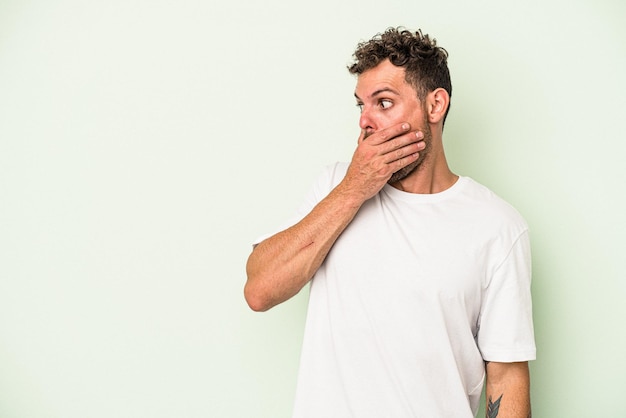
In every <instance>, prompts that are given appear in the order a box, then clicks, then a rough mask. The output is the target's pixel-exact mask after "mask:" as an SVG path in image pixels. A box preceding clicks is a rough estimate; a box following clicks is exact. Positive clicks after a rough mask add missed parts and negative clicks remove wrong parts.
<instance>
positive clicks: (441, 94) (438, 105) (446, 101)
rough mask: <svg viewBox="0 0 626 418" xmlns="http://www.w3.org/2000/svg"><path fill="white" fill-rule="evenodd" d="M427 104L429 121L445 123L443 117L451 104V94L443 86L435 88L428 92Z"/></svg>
mask: <svg viewBox="0 0 626 418" xmlns="http://www.w3.org/2000/svg"><path fill="white" fill-rule="evenodd" d="M426 105H427V106H426V110H427V112H428V114H427V116H428V122H429V123H432V124H437V123H439V122H442V123H443V118H444V116H445V115H446V111H447V110H448V106H449V105H450V95H449V94H448V92H447V91H446V90H445V89H443V88H438V89H435V90H433V91H431V92H430V93H429V94H428V96H427V98H426Z"/></svg>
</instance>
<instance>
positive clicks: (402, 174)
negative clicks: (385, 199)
mask: <svg viewBox="0 0 626 418" xmlns="http://www.w3.org/2000/svg"><path fill="white" fill-rule="evenodd" d="M422 162H423V160H422V158H421V157H420V158H418V160H417V161H415V162H414V163H413V164H409V165H407V166H406V167H404V168H401V169H400V170H398V171H396V172H395V173H393V174H392V175H391V178H390V179H389V180H388V181H387V183H389V184H393V183H395V182H398V181H400V180H404V179H405V178H407V177H408V176H410V175H411V174H413V173H414V172H416V171H417V169H418V168H419V167H420V166H421V165H422Z"/></svg>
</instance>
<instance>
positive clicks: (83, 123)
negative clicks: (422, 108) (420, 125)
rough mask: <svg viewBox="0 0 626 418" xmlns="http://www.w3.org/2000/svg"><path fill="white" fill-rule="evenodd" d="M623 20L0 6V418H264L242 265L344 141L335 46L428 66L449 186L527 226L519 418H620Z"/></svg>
mask: <svg viewBox="0 0 626 418" xmlns="http://www.w3.org/2000/svg"><path fill="white" fill-rule="evenodd" d="M625 18H626V3H624V2H623V1H618V0H593V1H592V0H588V1H564V0H563V1H560V0H547V1H523V2H506V1H496V0H485V1H474V2H463V1H438V2H428V3H427V2H417V1H411V2H409V1H400V0H389V1H385V2H373V1H367V0H365V1H364V0H362V1H355V0H346V1H341V2H339V1H328V0H319V1H316V2H299V1H289V2H288V1H279V0H269V1H266V2H256V1H252V0H249V1H232V2H213V1H200V0H198V1H189V0H179V1H147V0H135V1H133V0H125V1H121V0H110V1H95V0H94V1H78V0H65V1H61V0H60V1H29V0H21V1H7V0H0V417H2V418H29V417H33V418H34V417H37V418H44V417H50V418H57V417H58V418H74V417H75V418H85V417H95V418H99V417H116V418H124V417H133V418H134V417H150V418H159V417H168V418H170V417H212V418H221V417H232V418H240V417H259V418H281V417H289V416H290V411H291V406H292V400H293V394H294V389H295V388H294V386H295V378H296V372H297V365H298V356H299V350H300V344H301V337H302V328H303V321H304V316H305V308H306V294H305V292H303V293H302V294H300V295H298V296H297V297H296V298H294V299H292V300H290V301H289V302H287V303H284V304H283V305H280V306H278V307H276V308H275V309H273V310H272V311H270V312H267V313H264V314H257V313H253V312H251V311H250V310H249V309H248V308H247V306H246V304H245V302H244V300H243V296H242V287H243V284H244V281H245V269H244V266H245V261H246V258H247V256H248V254H249V251H250V248H251V247H250V243H251V242H252V240H253V239H254V238H256V237H257V236H258V235H261V234H263V233H266V232H268V231H270V230H272V229H273V228H274V227H275V226H276V225H277V224H279V223H280V221H281V220H283V219H284V218H285V217H286V216H288V215H289V214H290V213H291V212H292V210H293V209H294V208H295V207H296V206H297V204H298V202H299V201H300V199H301V198H302V197H303V195H304V193H305V190H306V189H307V188H308V187H309V185H310V183H311V181H312V180H313V179H314V177H315V176H316V175H317V173H319V172H320V171H321V169H322V167H323V166H324V165H326V164H329V163H332V162H334V161H336V160H349V158H350V157H351V154H352V151H353V147H354V145H355V143H356V138H357V136H358V126H357V120H358V110H357V109H356V107H355V106H354V98H353V89H354V79H353V78H352V77H351V76H350V75H348V73H347V71H346V70H345V67H346V65H347V64H348V63H349V61H350V57H351V53H352V51H353V49H354V47H355V46H356V44H357V42H359V41H360V40H365V39H369V38H370V37H371V36H372V35H374V34H375V33H377V32H380V31H382V30H384V29H385V28H387V27H389V26H399V25H403V26H406V27H408V28H410V29H417V28H422V29H423V30H424V32H426V33H430V34H432V35H433V36H434V37H435V38H437V39H438V41H439V43H440V44H441V45H442V46H443V47H445V48H446V49H447V50H448V52H449V53H450V68H451V71H452V78H453V86H454V92H453V98H452V108H451V113H450V116H449V118H448V121H447V125H446V130H445V134H444V141H445V144H446V146H447V150H448V151H447V152H448V156H449V159H450V163H451V166H452V168H453V170H454V171H456V172H457V173H460V174H464V175H468V176H471V177H473V178H475V179H476V180H478V181H480V182H482V183H484V184H486V185H487V186H489V187H490V188H492V189H493V190H494V191H496V192H497V193H498V194H500V195H501V196H502V197H504V198H505V199H507V200H508V201H510V202H511V203H512V204H513V205H515V206H516V207H517V208H518V209H519V211H520V212H521V213H522V214H523V215H524V216H525V218H526V219H527V221H528V223H529V224H530V228H531V236H532V243H533V261H534V281H533V296H534V316H535V328H536V338H537V346H538V360H536V361H535V362H533V363H532V365H531V372H532V378H533V382H532V403H533V407H534V411H533V412H534V416H535V417H568V418H573V417H581V418H588V417H592V416H607V417H624V416H626V402H624V399H623V398H622V396H623V394H624V391H625V390H626V361H625V360H624V353H625V352H626V327H625V326H624V324H623V322H624V319H626V280H625V277H624V276H625V271H626V256H625V255H624V253H625V251H624V250H626V245H625V244H624V238H626V221H625V220H624V219H625V215H624V214H625V213H626V196H625V195H626V182H625V180H626V174H625V169H624V163H625V162H626V161H625V159H626V157H625V154H626V146H625V145H624V144H625V142H626V135H624V133H623V132H624V129H623V125H624V118H625V111H626V98H625V94H626V81H625V77H624V74H626V29H624V24H623V22H624V19H625Z"/></svg>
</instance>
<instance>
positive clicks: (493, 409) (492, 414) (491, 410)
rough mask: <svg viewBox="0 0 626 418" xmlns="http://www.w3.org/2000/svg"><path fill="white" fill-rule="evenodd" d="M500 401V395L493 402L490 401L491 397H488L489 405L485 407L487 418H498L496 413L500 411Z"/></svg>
mask: <svg viewBox="0 0 626 418" xmlns="http://www.w3.org/2000/svg"><path fill="white" fill-rule="evenodd" d="M501 400H502V395H500V397H499V398H498V399H496V401H495V402H492V401H491V396H490V397H489V404H488V405H487V418H496V417H497V416H498V411H499V410H500V401H501Z"/></svg>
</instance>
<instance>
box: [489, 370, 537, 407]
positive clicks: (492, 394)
mask: <svg viewBox="0 0 626 418" xmlns="http://www.w3.org/2000/svg"><path fill="white" fill-rule="evenodd" d="M485 367H486V369H487V387H486V390H485V398H486V400H487V414H486V417H487V418H496V417H498V418H530V417H531V416H532V413H531V409H530V373H529V371H528V362H520V363H497V362H487V363H486V366H485Z"/></svg>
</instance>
